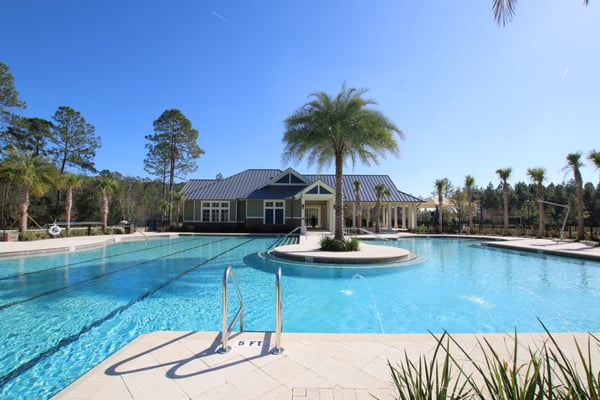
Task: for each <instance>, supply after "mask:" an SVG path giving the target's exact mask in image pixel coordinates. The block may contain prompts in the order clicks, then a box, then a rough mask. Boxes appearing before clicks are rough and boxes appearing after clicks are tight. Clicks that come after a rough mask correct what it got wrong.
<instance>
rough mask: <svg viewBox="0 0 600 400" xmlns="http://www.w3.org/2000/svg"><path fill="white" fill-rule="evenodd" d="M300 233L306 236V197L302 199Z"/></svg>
mask: <svg viewBox="0 0 600 400" xmlns="http://www.w3.org/2000/svg"><path fill="white" fill-rule="evenodd" d="M300 218H301V221H300V233H301V234H302V235H306V222H305V219H306V218H305V214H304V197H302V198H301V199H300Z"/></svg>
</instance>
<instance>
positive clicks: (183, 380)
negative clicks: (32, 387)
mask: <svg viewBox="0 0 600 400" xmlns="http://www.w3.org/2000/svg"><path fill="white" fill-rule="evenodd" d="M438 336H439V335H438ZM452 337H453V338H454V339H455V340H456V341H457V342H458V343H459V344H460V345H461V347H463V348H464V349H465V350H466V351H467V352H468V353H469V355H470V356H471V357H473V358H474V359H475V360H477V361H478V362H482V361H483V357H482V355H481V354H482V353H481V351H480V349H481V348H480V345H479V344H478V340H482V338H483V337H485V339H486V340H487V341H488V342H489V343H490V345H491V346H492V347H493V348H494V349H495V350H496V351H497V352H498V354H499V355H500V357H501V358H502V359H505V360H507V361H510V360H511V359H512V357H511V354H512V350H513V345H514V340H513V337H512V335H503V334H492V335H472V334H463V335H452ZM553 337H554V338H555V339H556V340H557V341H558V342H559V344H560V347H561V349H562V350H563V351H565V352H566V353H567V354H570V355H573V356H574V357H575V356H576V348H575V340H576V341H577V342H578V343H579V345H580V346H582V347H585V344H586V343H587V338H588V335H587V334H584V333H577V334H568V333H561V334H554V335H553ZM544 340H547V337H546V335H544V334H519V336H518V343H519V350H518V354H519V357H521V358H522V360H523V362H525V361H527V360H529V353H528V351H527V349H528V348H531V349H537V348H539V347H540V346H541V344H542V343H543V341H544ZM229 344H230V346H231V350H230V351H229V352H228V353H225V354H219V353H218V352H217V350H218V349H219V348H220V334H219V333H215V332H155V333H152V334H148V335H142V336H140V337H138V338H137V339H135V340H134V341H132V342H131V343H130V344H129V345H128V346H126V347H124V348H123V349H121V350H120V351H118V352H117V353H115V354H114V355H112V356H111V357H109V358H108V359H106V360H105V361H104V362H102V363H100V364H99V365H98V366H97V367H96V368H94V369H92V370H91V371H89V372H88V373H87V374H85V375H84V376H83V377H82V378H80V379H79V380H77V381H76V382H75V383H73V384H72V385H70V386H69V387H67V388H66V389H64V390H63V391H62V392H60V393H59V394H57V395H56V396H55V397H54V399H55V400H67V399H78V400H81V399H90V400H92V399H115V400H120V399H134V400H138V399H140V400H141V399H143V400H152V399H209V400H212V399H245V400H254V399H261V400H263V399H273V400H275V399H277V400H279V399H292V400H325V399H340V400H341V399H348V400H362V399H365V400H366V399H373V396H376V397H377V398H380V399H390V398H394V394H395V393H396V391H395V388H394V385H393V383H392V375H391V372H390V369H389V366H388V361H389V362H390V363H391V364H392V365H394V366H397V365H398V364H399V363H400V362H401V361H403V359H404V357H405V354H406V355H408V357H409V358H410V359H411V360H412V361H413V362H418V359H419V357H421V356H425V357H431V355H432V354H433V351H434V349H435V347H436V344H437V342H436V339H435V338H434V337H433V336H432V335H401V334H392V335H390V334H350V335H348V334H303V333H284V334H283V337H282V345H283V347H284V349H285V350H284V352H283V353H282V354H279V355H274V354H271V353H270V351H269V350H270V349H271V347H272V336H271V333H270V332H244V333H240V334H236V335H235V336H234V337H233V338H231V339H230V340H229ZM450 348H451V351H452V352H453V354H455V355H456V356H458V357H457V358H458V359H460V360H463V359H465V356H464V355H461V354H459V352H458V347H457V346H455V345H453V344H451V345H450ZM454 350H456V352H454ZM405 352H406V353H405ZM591 357H592V360H593V363H594V365H598V362H599V361H600V346H598V345H597V343H596V345H593V346H592V351H591ZM574 359H576V358H574ZM464 365H465V368H466V369H467V370H468V369H469V364H468V363H466V362H465V364H464ZM481 365H482V366H483V365H484V364H481Z"/></svg>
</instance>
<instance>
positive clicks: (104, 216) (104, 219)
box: [102, 193, 108, 233]
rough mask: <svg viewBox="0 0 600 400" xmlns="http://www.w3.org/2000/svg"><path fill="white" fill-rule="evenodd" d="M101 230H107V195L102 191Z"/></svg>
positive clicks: (105, 231)
mask: <svg viewBox="0 0 600 400" xmlns="http://www.w3.org/2000/svg"><path fill="white" fill-rule="evenodd" d="M102 232H104V233H107V232H108V196H107V195H106V193H102Z"/></svg>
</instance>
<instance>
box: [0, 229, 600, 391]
mask: <svg viewBox="0 0 600 400" xmlns="http://www.w3.org/2000/svg"><path fill="white" fill-rule="evenodd" d="M276 240H277V238H275V237H226V236H223V237H215V236H210V237H209V236H185V237H180V238H175V239H152V240H147V241H136V242H127V243H117V244H114V245H110V246H105V247H101V248H98V249H94V250H88V251H83V252H72V253H65V254H55V255H46V256H43V257H23V258H11V259H4V260H1V261H0V341H1V343H2V344H3V349H4V351H3V353H2V354H1V355H0V389H1V392H0V393H1V394H2V396H1V397H2V398H12V397H18V398H36V399H38V398H47V397H50V396H52V395H53V394H55V393H56V392H58V391H59V390H60V389H62V388H63V387H65V386H66V385H68V384H69V383H71V382H72V381H74V380H75V379H77V378H78V377H79V376H80V375H81V374H83V373H84V372H86V371H87V370H88V369H90V368H92V367H93V366H94V365H96V364H97V363H98V362H100V361H102V360H103V359H104V358H106V357H107V356H108V355H109V354H111V353H113V352H114V351H116V350H118V349H119V348H120V347H122V346H123V345H125V344H126V343H128V342H129V341H131V340H132V339H133V338H135V337H136V336H138V335H139V334H142V333H147V332H152V331H156V330H205V331H218V330H220V327H221V326H220V324H221V280H222V276H223V271H224V269H225V268H226V267H227V266H229V265H231V266H233V267H234V271H235V274H236V279H237V281H238V283H239V285H240V288H241V291H242V294H243V297H244V302H245V305H246V313H245V328H246V329H247V330H273V329H274V326H275V310H274V298H275V278H274V275H273V271H274V270H275V269H276V268H277V267H280V266H281V267H282V270H283V275H284V276H283V278H282V292H283V330H284V332H348V333H350V332H352V333H377V332H385V333H427V332H430V331H431V332H441V331H443V330H448V331H450V332H452V333H463V332H479V333H488V332H512V331H514V329H515V328H516V329H518V330H519V332H535V331H540V330H541V326H540V324H539V322H538V320H537V318H540V319H541V320H542V321H543V322H544V323H545V324H546V326H547V327H548V328H549V329H550V330H552V331H594V332H598V331H600V322H599V321H598V318H597V315H596V314H597V310H598V308H599V306H600V263H598V262H591V261H583V260H573V259H568V258H560V257H552V256H544V255H538V254H531V253H521V252H515V251H504V250H497V249H493V248H488V247H483V246H479V243H478V242H476V241H469V240H453V239H433V240H431V239H406V240H401V241H389V242H385V243H383V242H382V243H381V244H385V245H390V246H401V247H403V248H407V249H408V250H410V251H411V252H414V253H416V254H417V255H418V257H417V259H416V260H413V261H411V262H409V263H406V264H402V265H401V266H400V264H399V267H398V268H385V269H376V270H370V269H360V268H359V269H352V270H343V269H339V268H322V266H321V268H311V267H310V265H308V266H307V267H305V268H301V267H298V266H297V265H295V264H293V263H290V262H289V261H279V260H271V259H270V258H269V256H268V255H267V254H266V250H267V249H268V248H269V247H270V246H271V245H272V244H273V243H274V242H275V241H276ZM231 297H233V298H232V299H231V300H232V303H231V306H230V308H229V309H230V310H231V312H232V313H234V312H235V309H236V304H235V302H236V300H237V299H235V296H231ZM284 340H285V338H284ZM284 345H285V343H284Z"/></svg>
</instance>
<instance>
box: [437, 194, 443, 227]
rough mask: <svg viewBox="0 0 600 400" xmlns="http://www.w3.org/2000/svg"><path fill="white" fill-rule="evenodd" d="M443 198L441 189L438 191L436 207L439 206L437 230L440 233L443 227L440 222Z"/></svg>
mask: <svg viewBox="0 0 600 400" xmlns="http://www.w3.org/2000/svg"><path fill="white" fill-rule="evenodd" d="M443 199H444V198H443V195H442V192H441V191H440V192H438V204H439V206H438V208H439V210H438V231H439V232H438V233H442V228H443V224H442V202H443V201H444V200H443Z"/></svg>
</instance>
